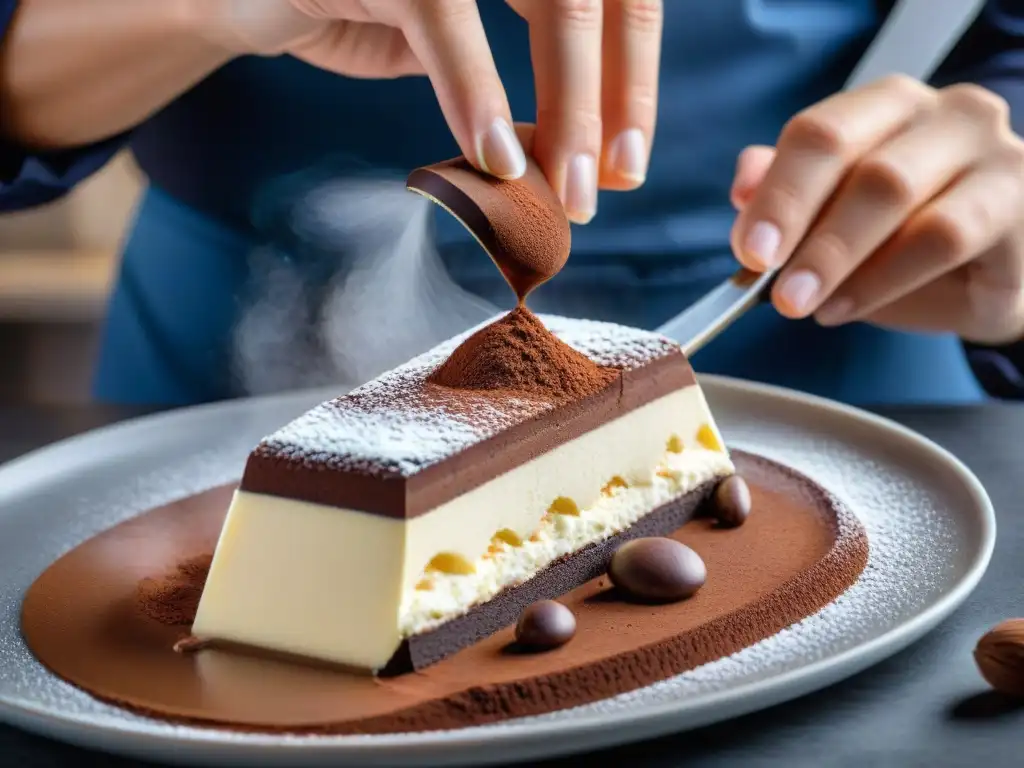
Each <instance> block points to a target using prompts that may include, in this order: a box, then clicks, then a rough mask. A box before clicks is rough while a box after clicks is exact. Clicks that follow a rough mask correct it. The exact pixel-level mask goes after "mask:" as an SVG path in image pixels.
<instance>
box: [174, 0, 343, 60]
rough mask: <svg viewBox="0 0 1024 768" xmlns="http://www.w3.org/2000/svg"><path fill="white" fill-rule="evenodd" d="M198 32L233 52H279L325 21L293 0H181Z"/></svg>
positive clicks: (187, 20) (183, 11)
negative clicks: (304, 10) (308, 12)
mask: <svg viewBox="0 0 1024 768" xmlns="http://www.w3.org/2000/svg"><path fill="white" fill-rule="evenodd" d="M179 3H180V5H181V7H182V8H181V15H182V17H183V19H184V22H185V23H186V24H187V25H189V27H190V28H191V30H192V31H193V33H194V34H195V35H197V36H198V37H200V38H202V39H203V40H205V41H207V42H209V43H210V44H211V45H215V46H217V47H218V48H220V49H222V50H223V51H224V52H225V53H227V54H230V55H231V56H277V55H280V54H283V53H286V52H287V51H288V50H289V49H291V48H293V47H295V46H297V45H300V44H301V43H303V42H304V41H305V40H307V39H308V38H309V37H311V36H313V35H316V34H317V33H319V31H320V30H321V29H322V28H323V24H324V22H323V21H322V20H319V19H315V18H313V17H311V16H309V15H308V14H305V13H303V12H302V11H300V10H298V8H296V7H295V5H294V4H293V3H292V2H291V0H179Z"/></svg>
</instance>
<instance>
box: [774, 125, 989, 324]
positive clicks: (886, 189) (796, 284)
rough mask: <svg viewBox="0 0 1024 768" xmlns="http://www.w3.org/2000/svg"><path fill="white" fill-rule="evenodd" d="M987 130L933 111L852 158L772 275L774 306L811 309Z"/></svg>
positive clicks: (949, 175)
mask: <svg viewBox="0 0 1024 768" xmlns="http://www.w3.org/2000/svg"><path fill="white" fill-rule="evenodd" d="M990 133H991V131H990V129H989V127H988V126H987V125H985V124H984V123H982V122H978V121H971V120H964V119H960V117H959V116H958V114H957V113H956V112H953V111H950V110H934V111H932V112H930V113H928V114H926V115H925V116H923V117H922V118H921V119H920V120H919V121H917V122H915V124H914V125H913V126H911V127H910V128H909V129H907V130H906V131H904V132H903V133H900V134H899V135H897V136H895V137H894V138H892V139H891V140H890V141H888V142H886V143H885V144H883V145H882V146H880V147H878V148H876V149H874V150H873V151H871V152H869V153H868V154H867V155H866V156H864V158H863V159H861V160H859V161H858V162H857V163H855V164H854V166H853V167H852V168H851V169H850V171H849V175H848V176H847V178H846V179H845V180H844V181H843V183H842V184H841V185H840V188H839V190H838V192H837V194H836V195H835V197H834V199H833V200H832V201H831V202H830V203H829V205H828V207H827V209H826V210H825V212H824V213H823V214H822V216H821V218H820V219H819V220H818V222H817V223H815V225H814V226H813V228H812V229H811V231H810V233H809V234H808V235H807V236H806V237H805V238H804V240H803V241H802V242H801V243H800V245H799V246H798V247H797V249H796V252H795V253H794V254H793V256H792V258H790V260H789V262H788V263H787V264H786V267H785V269H784V271H783V272H782V274H781V275H780V277H779V280H778V281H777V282H776V284H775V289H774V291H773V299H774V301H775V304H776V306H777V307H778V309H779V311H780V312H782V314H784V315H786V316H788V317H797V318H799V317H806V316H807V315H809V314H811V313H812V312H814V311H816V310H817V309H818V307H819V306H821V303H822V302H823V301H825V300H826V299H827V298H828V297H829V296H830V295H831V294H832V292H833V291H834V290H835V289H836V288H837V287H838V286H839V285H840V284H841V283H842V282H843V281H844V280H846V278H847V277H849V276H850V275H851V274H852V273H853V271H854V270H855V269H856V268H857V267H858V266H860V264H862V263H863V262H864V261H865V260H867V258H868V257H869V256H870V255H871V254H872V253H874V252H875V251H876V250H877V249H878V248H880V247H881V246H882V245H883V244H884V243H885V242H886V241H887V240H888V239H889V238H890V237H891V236H892V235H893V234H894V233H895V232H896V230H897V229H898V228H899V227H900V226H901V225H902V224H903V223H904V222H905V221H906V220H907V219H908V217H910V216H911V215H912V214H913V213H914V211H916V210H917V209H918V208H919V207H920V206H922V205H924V204H925V203H926V202H927V201H929V200H931V199H932V198H933V197H934V196H935V195H937V194H939V193H940V192H941V191H942V190H943V189H944V188H945V187H947V186H948V185H949V184H950V183H952V182H953V180H954V179H956V178H957V177H959V176H961V175H962V174H963V173H964V172H965V171H966V170H967V169H968V168H969V167H970V166H972V165H973V164H974V163H975V162H977V161H978V160H980V159H981V158H982V157H983V155H984V154H985V152H986V150H987V148H988V146H989V144H990V143H991V142H990V135H989V134H990ZM975 252H977V251H975ZM919 266H920V265H919Z"/></svg>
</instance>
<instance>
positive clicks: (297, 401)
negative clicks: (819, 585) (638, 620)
mask: <svg viewBox="0 0 1024 768" xmlns="http://www.w3.org/2000/svg"><path fill="white" fill-rule="evenodd" d="M702 381H703V383H704V387H705V390H706V392H707V395H708V398H709V400H710V401H711V405H712V408H713V410H714V412H715V414H716V417H717V419H718V422H719V424H720V426H721V427H722V429H723V431H724V433H725V435H726V437H727V439H728V440H729V442H730V444H732V445H734V446H736V447H742V448H745V449H748V450H751V451H754V452H757V453H761V454H763V455H766V456H769V457H771V458H775V459H778V460H781V461H783V462H785V463H787V464H789V465H791V466H793V467H795V468H797V469H799V470H801V471H803V472H805V473H806V474H808V475H810V476H811V477H813V478H814V479H816V480H817V481H818V482H820V483H821V484H822V485H824V486H826V487H827V488H829V489H830V490H831V491H833V492H834V493H836V494H837V495H838V496H840V497H841V498H842V499H843V500H844V501H846V502H847V504H848V505H849V506H850V508H851V509H852V510H853V511H854V512H855V513H856V514H857V515H858V517H859V518H860V519H861V520H862V521H863V523H864V525H865V526H866V528H867V531H868V536H869V540H870V545H871V554H870V560H869V563H868V567H867V569H866V570H865V572H864V574H863V575H862V577H861V579H860V580H859V581H858V582H857V583H856V584H855V585H854V586H853V587H852V588H851V589H850V590H849V591H848V592H847V593H846V594H845V595H843V596H842V597H841V598H840V599H839V600H838V601H837V602H836V603H834V604H832V605H830V606H828V607H827V608H825V609H824V610H823V611H821V612H820V613H818V614H816V615H815V616H812V617H811V618H809V619H807V620H805V621H803V622H801V623H800V624H797V625H795V626H793V627H791V628H789V629H787V630H785V631H784V632H782V633H781V634H779V635H776V636H775V637H772V638H769V639H767V640H765V641H763V642H761V643H759V644H757V645H755V646H752V647H751V648H748V649H746V650H744V651H741V652H740V653H738V654H736V655H735V656H732V657H730V658H727V659H722V660H720V661H717V662H715V663H712V664H709V665H706V666H704V667H701V668H699V669H696V670H694V671H692V672H689V673H687V674H685V675H682V676H680V677H678V678H675V679H672V680H668V681H665V682H663V683H659V684H657V685H654V686H651V687H649V688H645V689H642V690H639V691H635V692H633V693H630V694H626V695H623V696H619V697H616V698H614V699H609V700H606V701H603V702H598V703H595V704H590V705H587V706H584V707H579V708H577V709H573V710H567V711H563V712H557V713H553V714H549V715H544V716H540V717H533V718H528V719H523V720H517V721H509V722H506V723H501V724H498V725H489V726H483V727H477V728H469V729H465V730H459V731H448V732H442V733H431V734H403V735H393V736H340V737H278V736H257V735H243V734H237V733H230V732H224V731H217V730H206V729H196V728H186V727H180V726H171V725H167V724H164V723H161V722H157V721H153V720H149V719H145V718H141V717H137V716H135V715H132V714H130V713H128V712H125V711H122V710H119V709H117V708H114V707H110V706H107V705H104V704H100V703H98V702H96V701H93V700H92V699H91V698H89V697H88V696H86V695H85V694H83V693H81V692H80V691H78V690H76V689H74V688H72V687H71V686H69V685H67V684H65V683H63V682H61V681H60V680H58V679H56V678H55V677H53V676H52V675H50V674H49V673H47V672H46V671H45V670H44V669H43V668H42V667H41V666H40V665H39V664H38V663H37V662H36V661H35V660H34V658H33V657H32V656H31V654H30V653H29V652H28V650H27V649H26V648H25V646H24V644H23V643H22V641H21V637H20V634H19V631H18V614H19V608H20V604H21V597H22V594H23V593H24V591H25V589H26V588H27V587H28V586H29V584H30V583H31V582H32V580H33V579H34V578H35V577H36V576H37V575H38V574H39V573H40V572H41V571H42V570H43V569H44V568H45V567H46V566H47V565H48V564H49V563H50V562H52V561H53V560H54V559H55V558H56V557H57V556H59V555H60V554H61V553H63V552H65V551H66V550H67V549H69V548H71V547H73V546H75V545H76V544H78V543H80V542H81V541H83V540H84V539H86V538H88V537H89V536H91V535H93V534H94V533H97V532H99V531H101V530H103V529H105V528H108V527H109V526H112V525H114V524H115V523H118V522H120V521H122V520H124V519H126V518H129V517H132V516H133V515H136V514H138V513H139V512H141V511H143V510H146V509H148V508H150V507H153V506H155V505H158V504H161V503H163V502H166V501H169V500H171V499H173V498H176V497H180V496H182V495H186V494H190V493H194V492H196V491H199V490H201V489H204V488H209V487H211V486H213V485H217V484H220V483H223V482H227V481H230V480H233V479H235V478H237V476H238V475H239V473H240V469H241V467H242V463H243V460H244V458H245V456H246V454H247V453H248V451H249V449H250V448H251V447H252V445H254V444H255V442H256V441H257V440H258V439H259V438H260V437H262V436H263V435H264V434H265V433H268V432H270V431H272V430H273V429H275V428H276V427H278V426H279V425H281V424H282V423H284V422H285V421H287V420H289V419H291V418H292V417H294V416H296V415H298V414H299V413H301V412H302V411H304V410H306V409H307V408H308V407H310V406H312V405H313V404H315V403H317V402H319V401H320V400H322V399H326V398H327V397H328V396H329V394H325V393H323V392H314V393H302V394H295V395H288V396H283V397H271V398H263V399H258V400H248V401H240V402H233V403H227V404H217V405H210V406H203V407H199V408H192V409H188V410H183V411H178V412H171V413H167V414H162V415H158V416H154V417H148V418H144V419H140V420H136V421H132V422H126V423H123V424H120V425H116V426H113V427H110V428H107V429H102V430H99V431H96V432H93V433H90V434H86V435H83V436H80V437H77V438H74V439H71V440H68V441H66V442H63V443H60V444H57V445H54V446H51V447H48V448H45V449H43V450H40V451H37V452H35V453H33V454H30V455H28V456H26V457H23V458H21V459H19V460H17V461H15V462H13V463H11V464H8V465H7V466H5V467H3V468H0V719H3V720H6V721H7V722H9V723H11V724H13V725H16V726H19V727H22V728H26V729H28V730H32V731H35V732H37V733H40V734H43V735H45V736H49V737H52V738H56V739H61V740H64V741H68V742H72V743H75V744H79V745H83V746H88V747H93V748H98V749H103V750H108V751H111V752H117V753H121V754H125V755H130V756H134V757H139V758H149V759H155V760H162V761H167V762H176V763H182V764H190V763H202V764H219V765H245V766H265V765H275V766H277V765H280V766H285V765H287V766H299V765H303V766H304V765H332V766H356V765H358V766H368V765H408V766H413V765H433V764H444V765H465V764H484V763H496V762H511V761H518V760H529V759H539V758H543V757H553V756H556V755H561V754H568V753H572V752H578V751H582V750H589V749H595V748H599V747H605V746H611V745H615V744H622V743H625V742H628V741H637V740H640V739H645V738H650V737H654V736H658V735H662V734H666V733H669V732H675V731H682V730H686V729H689V728H694V727H696V726H700V725H705V724H708V723H712V722H715V721H718V720H723V719H726V718H729V717H735V716H737V715H740V714H744V713H747V712H751V711H754V710H757V709H760V708H763V707H767V706H770V705H772V704H775V703H778V702H781V701H784V700H786V699H791V698H795V697H797V696H800V695H802V694H805V693H808V692H810V691H812V690H815V689H818V688H822V687H824V686H826V685H829V684H831V683H833V682H836V681H837V680H840V679H842V678H844V677H847V676H849V675H852V674H854V673H856V672H858V671H859V670H862V669H864V668H865V667H867V666H869V665H871V664H874V663H876V662H878V661H880V660H881V659H883V658H885V657H887V656H889V655H891V654H893V653H895V652H896V651H899V650H900V649H902V648H904V647H905V646H907V645H908V644H910V643H911V642H913V641H914V640H916V639H917V638H919V637H921V636H922V635H923V634H924V633H926V632H927V631H928V630H930V629H931V628H933V627H934V626H935V625H936V624H937V623H938V622H939V621H941V620H942V619H943V618H945V617H946V616H948V615H949V614H950V613H951V612H952V611H953V610H954V609H955V608H956V607H957V606H958V605H959V604H960V603H961V602H962V601H963V600H964V598H966V597H967V595H968V594H969V593H970V592H971V590H972V589H974V587H975V585H976V584H977V583H978V580H979V579H980V578H981V576H982V574H983V572H984V570H985V568H986V566H987V565H988V561H989V557H990V555H991V553H992V546H993V543H994V540H995V517H994V515H993V511H992V506H991V503H990V502H989V499H988V497H987V495H986V494H985V491H984V489H983V488H982V487H981V485H980V484H979V483H978V481H977V479H976V478H975V477H974V475H972V474H971V473H970V471H969V470H968V469H967V468H966V467H965V466H964V465H963V464H961V463H960V462H959V461H958V460H957V459H956V458H954V457H953V456H951V455H950V454H949V453H947V452H946V451H944V450H943V449H942V448H939V447H938V446H936V445H935V444H933V443H931V442H930V441H928V440H926V439H924V438H922V437H920V436H918V435H916V434H914V433H912V432H910V431H908V430H906V429H904V428H902V427H900V426H898V425H896V424H894V423H892V422H889V421H885V420H883V419H879V418H877V417H874V416H871V415H869V414H866V413H864V412H862V411H858V410H854V409H852V408H849V407H846V406H842V405H838V404H835V403H832V402H829V401H825V400H820V399H816V398H810V397H805V396H802V395H798V394H795V393H792V392H789V391H786V390H781V389H775V388H770V387H765V386H759V385H752V384H746V383H741V382H737V381H733V380H729V379H722V378H716V377H704V378H703V379H702Z"/></svg>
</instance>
